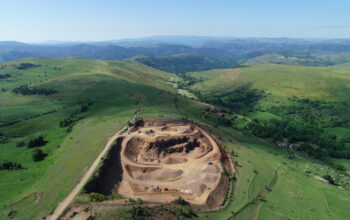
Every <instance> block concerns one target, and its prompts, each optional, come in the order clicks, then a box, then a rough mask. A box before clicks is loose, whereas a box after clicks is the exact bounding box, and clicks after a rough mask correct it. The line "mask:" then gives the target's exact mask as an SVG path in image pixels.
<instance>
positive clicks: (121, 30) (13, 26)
mask: <svg viewBox="0 0 350 220" xmlns="http://www.w3.org/2000/svg"><path fill="white" fill-rule="evenodd" d="M152 35H204V36H233V37H296V38H298V37H299V38H302V37H307V38H350V1H349V0H240V1H238V0H143V1H141V0H125V1H118V0H114V1H112V0H94V1H92V0H84V1H82V0H2V1H0V41H4V40H16V41H23V42H40V41H47V40H62V41H63V40H64V41H65V40H69V41H102V40H112V39H120V38H135V37H145V36H152Z"/></svg>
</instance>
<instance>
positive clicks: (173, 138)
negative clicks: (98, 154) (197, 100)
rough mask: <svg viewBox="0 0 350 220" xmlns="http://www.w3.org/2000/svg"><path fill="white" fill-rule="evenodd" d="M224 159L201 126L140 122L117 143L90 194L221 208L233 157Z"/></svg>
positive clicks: (166, 122)
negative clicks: (114, 194) (179, 200)
mask: <svg viewBox="0 0 350 220" xmlns="http://www.w3.org/2000/svg"><path fill="white" fill-rule="evenodd" d="M223 154H225V152H223V151H222V150H220V147H219V146H218V144H217V142H216V141H215V139H214V138H213V136H211V135H210V134H209V133H208V132H207V131H205V130H203V129H202V128H200V127H199V126H198V125H196V124H193V123H189V122H184V121H179V120H150V119H148V120H140V121H137V122H136V123H135V124H134V125H133V126H130V127H129V128H128V129H127V130H126V131H125V132H124V133H123V135H122V136H121V137H120V138H119V139H118V140H117V143H116V144H115V146H113V147H112V149H111V150H110V152H109V154H108V156H107V158H106V159H105V161H104V164H103V165H102V167H101V168H100V171H99V172H98V174H97V175H96V177H95V179H94V180H93V181H91V182H90V183H89V184H88V185H87V187H86V190H87V192H97V193H101V194H104V195H109V194H113V193H118V194H120V195H122V196H124V197H127V198H134V199H137V198H140V199H142V200H143V201H148V202H171V201H173V200H175V199H177V198H178V197H179V196H181V197H182V198H183V199H185V200H186V201H187V202H189V203H190V204H193V205H199V206H201V205H208V203H209V204H210V207H216V206H219V205H220V204H221V203H222V201H223V200H224V198H225V195H226V193H227V190H228V188H229V183H228V182H229V181H228V175H227V174H226V175H225V172H224V170H225V171H227V170H230V167H229V166H227V164H228V163H227V161H226V162H225V161H223V158H226V159H227V158H230V157H229V156H228V157H227V155H226V156H225V155H223ZM225 164H226V165H225ZM231 164H232V161H231Z"/></svg>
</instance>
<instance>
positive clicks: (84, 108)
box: [80, 105, 89, 112]
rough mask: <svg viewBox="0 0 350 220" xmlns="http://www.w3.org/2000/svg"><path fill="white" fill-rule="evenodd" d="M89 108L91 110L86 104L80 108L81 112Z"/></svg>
mask: <svg viewBox="0 0 350 220" xmlns="http://www.w3.org/2000/svg"><path fill="white" fill-rule="evenodd" d="M87 110H89V108H88V107H87V106H86V105H82V106H81V108H80V112H86V111H87Z"/></svg>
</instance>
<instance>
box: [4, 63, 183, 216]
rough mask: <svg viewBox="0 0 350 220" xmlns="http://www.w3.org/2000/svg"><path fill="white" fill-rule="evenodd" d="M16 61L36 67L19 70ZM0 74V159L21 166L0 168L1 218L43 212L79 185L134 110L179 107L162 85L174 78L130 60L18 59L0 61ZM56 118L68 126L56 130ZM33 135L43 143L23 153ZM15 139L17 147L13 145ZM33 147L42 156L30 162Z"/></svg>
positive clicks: (172, 92) (156, 110) (147, 110)
mask: <svg viewBox="0 0 350 220" xmlns="http://www.w3.org/2000/svg"><path fill="white" fill-rule="evenodd" d="M21 63H32V64H35V65H37V66H35V67H31V68H28V69H22V70H19V69H18V66H19V65H20V64H21ZM1 72H2V73H9V74H10V75H11V77H10V78H7V79H6V80H2V81H1V84H0V85H1V87H2V88H5V91H2V92H1V93H0V97H1V108H0V109H1V111H0V112H1V120H2V121H1V127H0V133H1V137H0V138H1V148H2V153H1V155H0V161H3V160H8V161H13V162H16V163H20V164H21V165H22V166H23V167H24V168H25V169H23V170H10V171H6V170H4V171H0V172H1V175H0V179H1V180H0V182H1V187H2V189H3V190H1V192H0V194H1V196H0V198H1V199H0V206H1V207H2V208H1V212H0V216H2V217H1V218H5V216H7V215H8V214H9V213H10V212H11V211H14V212H15V213H17V214H16V218H18V219H25V218H27V219H33V218H41V217H42V216H44V215H47V214H48V213H49V212H50V211H51V210H52V209H53V208H54V207H55V205H56V204H57V203H58V202H59V201H60V200H61V199H62V198H64V196H65V195H66V194H67V193H68V192H69V191H70V190H71V189H72V188H73V187H74V185H75V184H76V183H77V182H78V181H79V179H80V177H81V176H82V174H83V173H84V171H85V170H86V169H87V167H88V166H89V165H90V164H91V161H93V159H94V158H95V157H96V155H97V154H98V153H99V152H100V151H101V150H102V148H103V147H104V145H105V143H106V141H107V140H108V137H110V136H112V135H113V134H114V133H115V132H116V131H118V130H119V129H120V128H121V127H122V126H123V125H124V124H125V123H126V122H127V121H128V120H130V119H131V117H132V115H133V114H134V112H135V111H136V110H137V109H138V108H139V106H140V105H142V106H143V107H144V109H145V112H157V113H158V114H157V115H158V116H159V112H162V110H163V109H169V108H170V109H173V111H174V113H173V115H176V116H177V117H180V115H182V114H181V113H179V112H178V110H177V108H176V107H174V106H178V105H182V102H183V101H182V99H181V98H180V99H175V95H174V94H176V92H177V91H176V90H174V89H172V87H169V86H168V85H167V84H166V82H167V79H168V78H170V77H174V76H172V75H171V74H168V73H164V72H160V71H157V70H154V69H151V68H148V67H147V66H144V65H141V64H139V63H137V62H133V61H132V60H127V61H123V62H105V61H98V60H83V59H76V58H72V59H25V60H20V61H18V62H12V63H6V64H2V65H1ZM21 85H29V86H30V88H45V89H48V88H50V89H52V90H54V91H56V93H54V94H52V95H45V94H39V95H22V94H14V93H13V92H12V90H13V89H14V88H17V87H19V86H21ZM83 106H85V108H83ZM83 109H85V110H83ZM86 109H87V110H86ZM169 114H170V113H169ZM173 115H172V116H173ZM162 116H163V117H170V115H169V116H167V115H166V114H162ZM174 117H175V116H174ZM64 120H72V121H73V122H72V123H71V124H69V125H67V126H64V127H62V126H60V123H59V122H61V121H64ZM38 136H43V137H44V140H45V141H46V142H47V143H46V144H45V145H44V146H42V147H35V148H28V147H27V144H28V142H29V141H30V140H31V139H34V138H36V137H38ZM22 141H23V142H25V146H19V147H18V146H16V145H17V143H19V142H22ZM37 148H39V149H41V150H42V151H43V152H44V153H45V154H47V157H46V158H45V159H44V160H42V161H39V162H34V161H33V158H32V153H33V152H34V150H35V149H37Z"/></svg>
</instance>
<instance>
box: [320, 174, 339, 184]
mask: <svg viewBox="0 0 350 220" xmlns="http://www.w3.org/2000/svg"><path fill="white" fill-rule="evenodd" d="M323 178H324V179H325V180H327V181H328V182H329V183H330V184H332V185H337V183H336V182H335V180H334V179H333V178H332V177H331V176H330V175H328V174H327V175H324V176H323Z"/></svg>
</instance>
